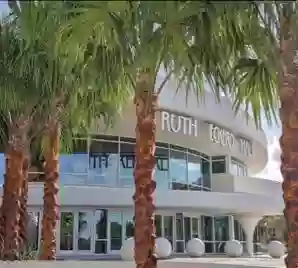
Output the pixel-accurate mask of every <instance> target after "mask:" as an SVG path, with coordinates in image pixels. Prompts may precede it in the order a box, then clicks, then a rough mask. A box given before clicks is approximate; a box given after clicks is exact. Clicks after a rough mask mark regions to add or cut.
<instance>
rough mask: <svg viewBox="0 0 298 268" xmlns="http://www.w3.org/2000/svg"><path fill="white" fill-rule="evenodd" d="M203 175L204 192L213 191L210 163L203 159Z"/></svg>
mask: <svg viewBox="0 0 298 268" xmlns="http://www.w3.org/2000/svg"><path fill="white" fill-rule="evenodd" d="M202 174H203V183H204V188H203V190H204V191H211V174H210V161H209V160H207V159H202Z"/></svg>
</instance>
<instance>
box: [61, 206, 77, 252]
mask: <svg viewBox="0 0 298 268" xmlns="http://www.w3.org/2000/svg"><path fill="white" fill-rule="evenodd" d="M59 225H60V226H59V227H60V228H59V238H60V239H59V243H58V245H59V251H62V252H71V251H73V250H74V213H73V212H66V211H63V212H61V217H60V221H59Z"/></svg>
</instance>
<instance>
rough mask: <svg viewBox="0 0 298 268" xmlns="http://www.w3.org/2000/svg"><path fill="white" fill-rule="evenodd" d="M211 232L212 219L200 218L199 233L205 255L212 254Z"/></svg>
mask: <svg viewBox="0 0 298 268" xmlns="http://www.w3.org/2000/svg"><path fill="white" fill-rule="evenodd" d="M213 231H214V230H213V217H210V216H201V232H202V239H203V241H204V243H205V252H206V253H211V252H213Z"/></svg>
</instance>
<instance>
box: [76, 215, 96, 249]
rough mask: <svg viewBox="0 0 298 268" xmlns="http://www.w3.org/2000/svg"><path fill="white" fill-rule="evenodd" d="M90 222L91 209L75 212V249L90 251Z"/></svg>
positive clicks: (91, 218)
mask: <svg viewBox="0 0 298 268" xmlns="http://www.w3.org/2000/svg"><path fill="white" fill-rule="evenodd" d="M92 224H93V212H92V211H90V210H89V211H77V212H76V213H75V226H76V250H77V251H80V252H88V253H90V251H91V241H92V235H91V234H92Z"/></svg>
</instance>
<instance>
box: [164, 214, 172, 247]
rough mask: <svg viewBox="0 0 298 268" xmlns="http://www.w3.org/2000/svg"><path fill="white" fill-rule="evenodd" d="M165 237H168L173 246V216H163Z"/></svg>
mask: <svg viewBox="0 0 298 268" xmlns="http://www.w3.org/2000/svg"><path fill="white" fill-rule="evenodd" d="M163 224H164V237H165V238H166V239H168V240H169V241H170V242H171V244H172V246H173V216H163Z"/></svg>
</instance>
